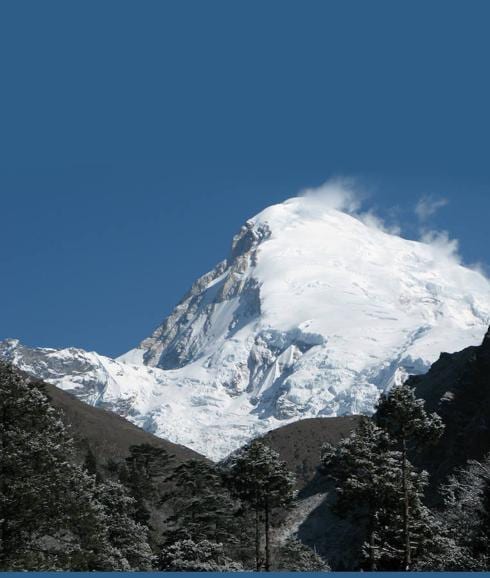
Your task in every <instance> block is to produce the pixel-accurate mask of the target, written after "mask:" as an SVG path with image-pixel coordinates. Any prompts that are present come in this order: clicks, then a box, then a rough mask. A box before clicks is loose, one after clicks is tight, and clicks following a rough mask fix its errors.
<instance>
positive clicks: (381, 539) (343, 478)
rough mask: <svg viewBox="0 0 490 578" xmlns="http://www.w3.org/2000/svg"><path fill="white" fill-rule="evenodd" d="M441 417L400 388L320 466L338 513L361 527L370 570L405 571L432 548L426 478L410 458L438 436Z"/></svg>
mask: <svg viewBox="0 0 490 578" xmlns="http://www.w3.org/2000/svg"><path fill="white" fill-rule="evenodd" d="M442 431H443V425H442V421H441V420H440V418H439V416H437V415H436V414H432V415H429V414H428V413H427V412H426V411H425V409H424V402H423V401H422V400H419V399H416V397H415V394H414V392H413V390H412V389H411V388H410V387H408V386H406V385H400V386H397V387H394V388H393V389H392V390H391V391H390V392H389V393H388V394H385V395H383V396H382V397H381V399H380V402H379V405H378V408H377V412H376V414H375V416H374V418H373V419H371V418H363V419H362V420H361V422H360V425H359V427H358V429H357V430H356V431H355V432H353V433H352V434H351V435H350V436H349V437H347V438H346V439H344V440H342V441H341V442H340V443H339V444H337V445H336V446H335V447H334V446H331V445H328V444H327V445H326V446H325V447H324V450H323V455H322V462H323V465H324V467H325V469H326V472H327V473H328V474H329V475H330V476H331V477H333V478H334V479H335V480H336V492H337V500H336V505H335V508H336V511H337V513H338V514H339V515H341V516H348V517H350V518H351V519H353V520H354V521H361V520H362V521H363V526H364V527H365V529H366V542H365V544H364V548H363V552H364V555H365V558H366V562H367V567H368V568H369V569H371V570H374V569H378V570H379V569H381V570H408V569H410V568H412V567H413V565H414V562H415V561H417V560H419V559H421V558H422V557H423V556H424V555H425V554H426V553H427V552H428V551H430V549H431V548H432V547H433V540H434V538H435V535H436V534H437V524H436V522H435V520H434V517H433V516H432V514H431V512H430V510H429V509H428V508H427V507H426V506H425V505H424V501H423V500H424V489H425V487H426V485H427V479H428V475H427V473H426V472H420V471H418V470H417V469H416V468H415V467H414V466H413V465H412V463H411V462H410V460H409V455H412V454H414V453H415V452H416V451H417V450H418V449H420V448H423V447H425V446H427V445H428V444H430V443H432V442H434V441H435V440H437V439H438V438H439V436H440V435H441V434H442Z"/></svg>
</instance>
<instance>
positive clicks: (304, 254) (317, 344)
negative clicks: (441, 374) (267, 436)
mask: <svg viewBox="0 0 490 578" xmlns="http://www.w3.org/2000/svg"><path fill="white" fill-rule="evenodd" d="M489 322H490V283H489V282H488V280H487V279H485V278H484V277H483V276H482V275H481V274H479V273H477V272H475V271H472V270H470V269H467V268H464V267H462V266H460V265H459V264H458V263H457V262H456V261H455V259H454V258H452V257H451V256H450V255H448V254H445V253H444V252H443V251H441V250H440V249H439V248H437V247H436V246H433V245H427V244H424V243H419V242H414V241H408V240H406V239H402V238H400V237H398V236H396V235H391V234H387V233H385V232H383V231H381V230H380V229H379V228H376V227H372V226H369V225H367V224H365V223H364V222H362V220H359V219H357V218H355V217H353V216H351V215H348V214H345V213H342V212H339V211H335V210H332V209H328V208H325V207H323V208H322V207H321V206H318V205H317V204H313V205H312V204H311V201H309V200H308V199H305V198H297V199H290V200H289V201H286V202H284V203H282V204H280V205H276V206H273V207H269V208H268V209H266V210H265V211H263V212H262V213H260V214H259V215H257V216H256V217H254V218H253V219H251V220H250V221H248V222H247V223H246V224H245V225H244V226H243V227H242V229H241V230H240V232H239V233H238V235H237V236H236V237H235V238H234V239H233V243H232V248H231V252H230V256H229V257H228V259H227V260H225V261H223V262H221V263H220V264H218V265H217V266H216V267H215V269H213V270H212V271H211V272H209V273H207V274H206V275H204V276H202V277H201V278H200V279H199V280H198V281H196V283H195V284H194V285H193V287H192V288H191V290H190V292H189V293H188V294H187V296H186V297H185V298H184V299H183V300H182V301H181V303H180V304H179V305H178V306H177V307H176V308H175V309H174V311H173V312H172V313H171V314H170V316H169V317H168V318H167V319H166V320H165V321H164V322H163V324H162V325H161V326H160V327H158V328H157V329H156V331H155V332H154V333H153V334H152V335H151V337H149V338H147V339H145V340H144V341H143V342H142V343H141V344H140V345H139V346H138V347H136V348H135V349H133V350H131V351H130V352H128V353H126V354H125V355H123V356H121V357H120V358H118V359H117V360H110V359H108V358H105V357H103V356H100V355H97V354H95V353H87V352H82V351H80V350H72V349H67V350H62V351H59V352H56V351H54V350H38V349H36V350H27V349H26V348H23V347H22V346H20V345H19V344H17V345H14V346H12V344H10V345H8V344H7V345H5V344H4V345H3V347H2V346H0V356H1V355H2V351H3V355H4V356H8V355H11V356H12V355H13V356H14V358H15V361H14V362H15V363H17V364H18V365H19V366H23V367H24V369H26V370H27V371H30V372H31V373H32V374H36V375H39V377H42V378H43V379H46V380H47V381H50V382H51V383H54V384H56V385H58V386H59V387H62V388H63V389H68V390H70V391H73V392H74V393H75V394H76V395H77V396H79V397H80V398H81V399H84V400H86V401H87V402H89V403H92V404H97V405H105V406H106V407H110V408H111V409H113V410H114V411H117V412H118V413H120V414H121V415H125V416H126V417H128V419H131V420H132V421H133V422H135V423H137V424H138V425H141V426H143V427H144V428H146V429H147V430H149V431H152V432H154V433H156V434H157V435H160V436H162V437H164V438H167V439H169V440H171V441H174V442H176V443H181V444H184V445H187V446H189V447H191V448H193V449H195V450H197V451H200V452H202V453H205V454H206V455H208V456H210V457H213V458H220V457H223V456H224V455H226V454H227V453H228V452H229V451H232V450H233V449H235V448H236V447H238V446H240V445H241V444H242V443H243V442H245V441H246V440H247V439H249V438H251V437H253V436H256V435H260V434H262V433H264V432H265V431H267V430H270V429H273V428H276V427H278V426H280V425H284V424H286V423H289V422H293V421H297V420H299V419H302V418H305V417H325V416H338V415H351V414H361V413H370V412H371V411H372V410H373V407H374V405H375V403H376V401H377V399H378V397H379V394H380V392H381V391H384V390H385V389H386V388H389V387H390V386H391V385H392V384H394V383H397V382H400V381H402V380H404V379H405V378H406V376H407V375H409V374H416V373H423V372H425V371H426V370H427V369H428V368H429V367H430V364H431V363H432V362H433V361H435V360H436V359H437V358H438V357H439V354H440V352H441V351H448V352H454V351H458V350H460V349H462V348H464V347H467V346H469V345H472V344H474V343H478V342H480V341H481V339H482V337H483V335H484V333H485V331H486V328H487V326H488V323H489ZM12 352H14V353H12Z"/></svg>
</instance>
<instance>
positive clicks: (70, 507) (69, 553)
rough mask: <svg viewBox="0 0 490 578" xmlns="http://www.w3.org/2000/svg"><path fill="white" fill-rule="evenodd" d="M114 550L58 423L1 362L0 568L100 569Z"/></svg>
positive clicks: (89, 481)
mask: <svg viewBox="0 0 490 578" xmlns="http://www.w3.org/2000/svg"><path fill="white" fill-rule="evenodd" d="M115 554H116V553H115V552H114V551H113V548H112V547H111V545H110V543H109V541H108V539H107V534H106V527H105V519H104V512H103V508H102V506H101V505H100V504H99V503H98V502H97V500H96V498H95V480H94V479H93V478H92V477H91V476H89V475H88V474H86V473H85V472H84V471H83V470H82V469H81V468H79V467H77V466H76V465H74V463H73V444H72V441H71V439H70V437H69V436H68V434H67V432H66V428H65V426H64V424H63V422H62V421H61V419H60V418H59V416H58V414H57V413H56V411H55V410H54V408H53V407H52V406H51V405H50V404H49V402H48V400H47V398H46V396H45V394H44V393H43V392H42V391H41V390H40V389H39V387H36V386H35V385H34V384H30V383H28V382H27V380H26V379H25V378H23V377H21V375H20V374H19V373H18V372H17V371H16V370H14V369H13V368H12V367H11V366H8V365H5V364H0V569H2V570H7V569H20V570H29V569H32V570H51V569H60V570H62V569H66V570H69V569H74V570H93V569H102V570H104V569H111V567H112V566H111V565H112V564H113V563H115V562H114V560H115ZM116 557H117V556H116Z"/></svg>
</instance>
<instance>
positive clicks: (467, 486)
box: [417, 456, 490, 571]
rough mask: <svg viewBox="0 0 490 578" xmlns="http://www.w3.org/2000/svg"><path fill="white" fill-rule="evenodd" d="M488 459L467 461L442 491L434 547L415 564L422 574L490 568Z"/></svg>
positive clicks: (489, 482) (489, 462) (489, 481)
mask: <svg viewBox="0 0 490 578" xmlns="http://www.w3.org/2000/svg"><path fill="white" fill-rule="evenodd" d="M489 494H490V456H489V457H487V458H486V459H485V460H484V461H483V462H482V463H480V462H478V461H476V460H470V461H469V462H468V464H467V466H466V467H465V468H461V469H459V470H457V471H456V472H455V473H454V474H452V475H451V476H450V477H449V479H448V481H447V482H446V483H445V484H444V485H443V486H442V488H441V495H442V498H443V507H442V508H441V509H440V510H439V511H438V512H436V520H437V527H438V532H437V535H436V540H435V546H434V548H433V550H432V551H431V552H428V553H427V554H426V555H425V556H424V557H423V559H422V560H421V561H420V563H419V564H418V568H417V569H422V570H445V571H461V570H467V571H468V570H475V571H482V570H488V569H489V567H490V541H489V532H490V524H489V522H490V508H489V503H488V500H489Z"/></svg>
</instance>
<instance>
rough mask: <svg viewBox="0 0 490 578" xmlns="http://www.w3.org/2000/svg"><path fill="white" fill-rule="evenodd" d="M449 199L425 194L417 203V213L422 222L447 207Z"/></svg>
mask: <svg viewBox="0 0 490 578" xmlns="http://www.w3.org/2000/svg"><path fill="white" fill-rule="evenodd" d="M448 203H449V201H448V200H447V199H446V198H444V197H434V196H433V195H424V196H423V197H421V198H420V199H419V200H418V202H417V204H416V205H415V214H416V215H417V217H418V219H419V221H420V222H425V221H427V219H429V218H430V217H432V215H434V214H435V213H437V211H439V209H442V208H443V207H445V206H446V205H447V204H448Z"/></svg>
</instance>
